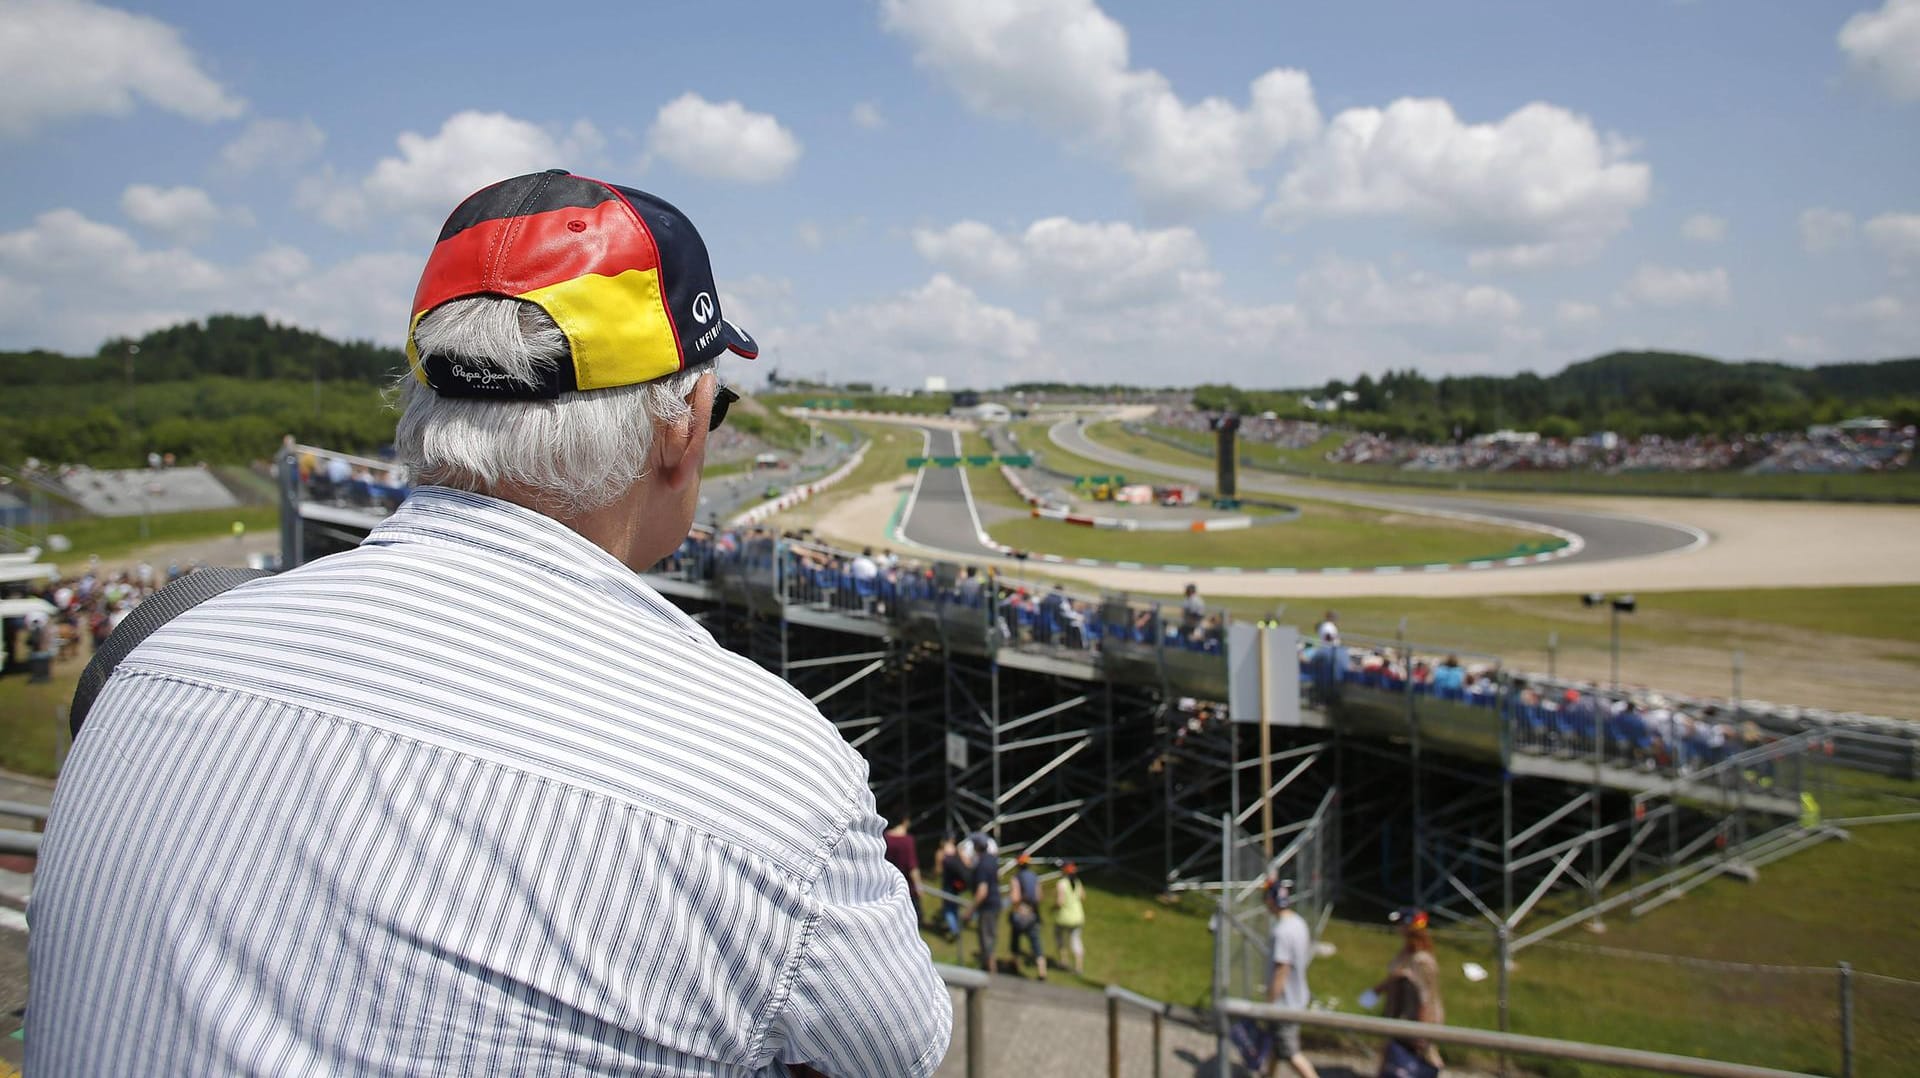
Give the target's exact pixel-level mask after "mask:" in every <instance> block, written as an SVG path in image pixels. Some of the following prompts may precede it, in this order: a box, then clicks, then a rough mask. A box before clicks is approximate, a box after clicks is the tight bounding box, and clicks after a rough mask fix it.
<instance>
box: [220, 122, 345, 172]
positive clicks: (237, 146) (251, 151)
mask: <svg viewBox="0 0 1920 1078" xmlns="http://www.w3.org/2000/svg"><path fill="white" fill-rule="evenodd" d="M326 144H327V135H326V132H324V131H321V130H320V125H318V124H316V123H314V122H313V121H312V120H255V121H253V122H252V123H250V124H248V125H247V129H246V130H245V131H242V132H240V136H239V137H238V138H236V139H234V140H233V141H232V142H229V143H227V144H226V145H225V146H224V147H222V148H221V150H220V163H221V164H222V165H224V166H225V167H226V168H227V169H229V170H230V171H233V172H236V173H239V174H241V175H245V174H247V173H250V172H255V171H258V170H260V169H262V168H271V169H272V170H274V171H275V172H283V173H284V172H290V171H292V170H293V169H295V168H297V167H299V166H300V165H303V164H305V163H306V162H308V161H311V160H313V159H314V158H315V157H318V156H319V155H320V150H321V148H322V147H324V146H325V145H326Z"/></svg>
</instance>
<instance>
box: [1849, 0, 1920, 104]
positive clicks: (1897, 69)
mask: <svg viewBox="0 0 1920 1078" xmlns="http://www.w3.org/2000/svg"><path fill="white" fill-rule="evenodd" d="M1839 42H1840V51H1841V52H1844V53H1846V54H1847V62H1848V63H1850V64H1852V65H1853V69H1854V70H1855V71H1858V72H1860V73H1861V74H1863V75H1866V76H1867V77H1868V78H1870V79H1872V80H1873V81H1874V82H1875V83H1877V84H1878V85H1879V87H1880V89H1881V90H1882V91H1884V92H1885V93H1886V95H1887V96H1888V97H1891V98H1893V99H1894V100H1895V101H1920V0H1887V2H1886V3H1885V4H1882V5H1881V6H1880V9H1879V10H1878V11H1863V12H1861V13H1860V14H1858V15H1855V16H1854V17H1852V18H1850V19H1848V20H1847V21H1846V23H1845V24H1843V25H1842V26H1841V27H1840V36H1839Z"/></svg>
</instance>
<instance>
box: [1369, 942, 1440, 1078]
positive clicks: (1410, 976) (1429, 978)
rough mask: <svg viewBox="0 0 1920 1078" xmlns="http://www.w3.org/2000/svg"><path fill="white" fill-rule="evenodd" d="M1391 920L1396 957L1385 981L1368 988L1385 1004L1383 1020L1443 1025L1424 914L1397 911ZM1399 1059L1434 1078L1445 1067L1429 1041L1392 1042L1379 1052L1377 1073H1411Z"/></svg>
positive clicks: (1437, 966)
mask: <svg viewBox="0 0 1920 1078" xmlns="http://www.w3.org/2000/svg"><path fill="white" fill-rule="evenodd" d="M1392 920H1393V923H1394V924H1397V925H1399V926H1400V935H1401V945H1400V953H1399V954H1396V955H1394V956H1393V961H1392V962H1391V963H1389V964H1388V966H1387V976H1386V979H1384V980H1382V981H1381V982H1380V983H1379V984H1376V985H1374V986H1373V988H1372V991H1373V993H1374V994H1375V995H1376V996H1378V997H1380V998H1381V999H1382V1000H1383V1001H1384V1002H1385V1003H1386V1009H1385V1011H1384V1012H1383V1013H1384V1016H1385V1017H1387V1018H1399V1019H1403V1020H1405V1021H1408V1022H1432V1023H1435V1024H1437V1025H1445V1024H1446V1021H1447V1008H1446V1005H1445V1004H1444V1003H1442V1002H1441V1000H1440V962H1439V960H1438V959H1436V958H1435V957H1434V955H1433V934H1432V933H1431V932H1430V931H1429V930H1428V928H1427V914H1426V911H1424V910H1416V909H1403V910H1398V911H1396V912H1395V913H1394V914H1393V916H1392ZM1396 1049H1398V1051H1397V1052H1396ZM1400 1057H1411V1059H1417V1060H1419V1061H1421V1062H1424V1063H1425V1064H1426V1065H1427V1066H1429V1067H1431V1068H1433V1073H1436V1074H1437V1073H1439V1071H1440V1069H1441V1068H1442V1067H1444V1066H1445V1065H1446V1064H1445V1062H1444V1061H1443V1060H1441V1058H1440V1049H1439V1048H1437V1047H1435V1046H1434V1043H1433V1042H1432V1041H1429V1040H1425V1039H1422V1038H1407V1039H1403V1038H1395V1039H1394V1040H1390V1041H1388V1042H1387V1043H1386V1045H1385V1047H1384V1048H1382V1050H1381V1054H1380V1073H1382V1074H1397V1073H1411V1071H1410V1070H1409V1069H1408V1067H1407V1066H1406V1065H1405V1064H1404V1063H1402V1062H1399V1061H1398V1060H1399V1058H1400ZM1408 1061H1409V1062H1410V1060H1408Z"/></svg>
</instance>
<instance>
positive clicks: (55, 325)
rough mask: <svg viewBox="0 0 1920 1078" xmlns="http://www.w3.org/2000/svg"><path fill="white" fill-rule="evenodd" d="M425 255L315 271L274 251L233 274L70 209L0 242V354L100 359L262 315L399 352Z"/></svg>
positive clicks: (379, 256)
mask: <svg viewBox="0 0 1920 1078" xmlns="http://www.w3.org/2000/svg"><path fill="white" fill-rule="evenodd" d="M420 261H421V260H420V256H419V255H418V254H417V253H414V254H398V253H384V252H374V253H367V254H361V255H356V256H354V257H352V258H349V259H347V260H345V261H342V262H339V263H335V264H332V265H327V266H321V267H316V266H315V265H314V264H313V261H312V259H310V258H308V257H307V255H306V254H305V253H303V252H302V251H300V250H298V249H297V248H293V247H288V246H285V245H275V246H270V247H267V248H265V249H263V250H261V251H259V252H258V253H256V254H254V255H253V256H252V257H250V258H246V259H244V260H242V261H240V262H237V263H235V264H232V265H220V264H216V263H214V262H210V261H208V260H206V259H203V258H201V257H199V256H196V255H194V254H192V253H190V252H188V251H185V250H182V249H180V248H177V247H163V248H150V247H145V246H142V245H141V244H140V242H139V241H138V240H136V239H135V238H134V237H133V236H132V235H130V234H129V233H127V232H126V231H124V230H122V229H119V228H115V227H114V226H112V225H108V224H103V223H101V222H98V221H94V220H92V219H90V218H88V217H86V216H85V215H84V214H81V213H79V212H78V211H75V210H71V209H57V210H51V211H49V212H47V213H43V214H41V215H40V216H39V217H37V218H35V219H34V221H33V223H32V224H31V225H29V226H28V227H26V228H23V229H20V230H19V231H15V232H9V233H0V296H5V297H9V298H14V297H20V296H27V297H32V298H33V299H34V301H35V302H34V303H33V304H32V305H30V306H29V305H25V304H21V305H15V304H12V303H0V347H9V348H30V347H39V348H54V349H59V350H62V351H67V352H79V353H91V352H92V351H94V350H95V349H96V348H98V347H99V345H100V342H101V341H103V340H105V339H107V338H109V337H113V336H118V335H138V334H141V333H145V332H147V331H148V330H152V329H157V328H159V327H162V326H167V325H173V324H176V323H179V322H183V321H187V320H189V319H195V318H204V317H205V316H206V315H207V314H208V313H210V312H213V311H241V312H253V311H259V312H263V313H265V314H267V315H268V316H270V317H273V318H276V319H279V320H281V321H285V322H290V323H293V324H296V325H300V326H305V327H307V328H309V329H314V330H318V331H320V332H322V333H326V334H329V335H331V336H333V337H335V338H337V339H343V340H344V339H373V340H378V341H382V342H385V343H387V344H396V345H397V344H398V343H399V342H400V339H401V336H402V334H403V333H404V332H405V329H406V324H407V304H408V301H409V300H410V299H411V298H412V296H413V286H414V283H415V281H416V280H417V279H418V277H419V274H420Z"/></svg>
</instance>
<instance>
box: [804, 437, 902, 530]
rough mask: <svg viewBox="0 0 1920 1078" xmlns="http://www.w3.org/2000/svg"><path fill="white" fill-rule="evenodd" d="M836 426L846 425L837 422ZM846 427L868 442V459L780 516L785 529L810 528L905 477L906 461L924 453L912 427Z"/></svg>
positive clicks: (863, 459)
mask: <svg viewBox="0 0 1920 1078" xmlns="http://www.w3.org/2000/svg"><path fill="white" fill-rule="evenodd" d="M835 422H836V423H842V422H843V421H840V420H835ZM843 425H844V426H845V427H847V428H851V429H852V430H854V431H857V432H858V433H859V435H860V436H861V437H864V438H866V439H869V444H868V446H867V455H866V456H865V457H864V458H862V459H861V461H860V466H859V467H858V468H855V469H854V470H853V472H852V474H850V475H848V476H847V477H846V478H845V479H842V480H841V481H840V482H839V483H838V484H837V485H835V486H834V487H832V488H831V489H829V490H827V491H826V492H824V493H822V494H818V495H815V496H814V497H812V498H809V499H808V500H807V501H805V502H803V503H801V504H800V505H798V506H795V507H794V508H793V509H790V510H788V511H787V512H785V513H783V514H781V516H780V520H781V523H782V526H783V527H787V528H807V527H811V526H812V525H813V524H814V523H815V522H816V521H818V520H819V519H820V518H821V517H822V516H824V515H826V513H827V512H828V511H830V510H831V509H832V508H833V507H834V506H836V505H838V504H840V503H841V502H843V501H845V500H847V499H848V498H853V497H857V496H858V495H861V494H864V493H866V492H867V490H868V489H869V488H871V487H872V486H873V485H874V484H875V483H880V482H884V481H886V480H888V479H894V478H898V477H899V476H901V475H904V474H906V471H907V458H908V457H909V456H914V455H917V454H918V453H919V452H920V449H921V437H920V432H919V431H917V430H913V429H912V428H909V427H902V426H897V425H895V424H892V423H861V422H854V421H845V422H844V423H843Z"/></svg>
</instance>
